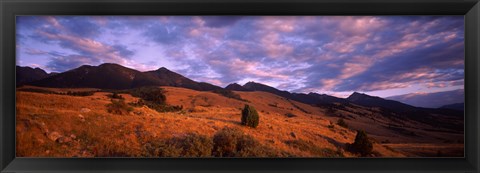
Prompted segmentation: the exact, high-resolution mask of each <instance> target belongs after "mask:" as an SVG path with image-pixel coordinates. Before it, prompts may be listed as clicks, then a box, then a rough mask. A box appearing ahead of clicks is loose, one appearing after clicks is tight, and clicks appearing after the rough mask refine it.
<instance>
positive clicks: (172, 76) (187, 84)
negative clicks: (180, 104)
mask: <svg viewBox="0 0 480 173" xmlns="http://www.w3.org/2000/svg"><path fill="white" fill-rule="evenodd" d="M144 73H145V74H148V75H151V76H154V77H155V78H156V79H157V80H159V83H158V84H157V85H162V86H175V87H182V88H189V89H193V90H198V91H212V90H219V89H223V88H221V87H219V86H215V85H212V84H209V83H205V82H195V81H193V80H191V79H189V78H186V77H185V76H182V75H180V74H178V73H175V72H172V71H170V70H168V69H167V68H165V67H162V68H159V69H158V70H155V71H148V72H144Z"/></svg>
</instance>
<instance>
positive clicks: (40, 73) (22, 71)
mask: <svg viewBox="0 0 480 173" xmlns="http://www.w3.org/2000/svg"><path fill="white" fill-rule="evenodd" d="M15 71H16V84H17V86H20V85H23V84H27V83H29V82H32V81H37V80H41V79H44V78H46V77H48V76H49V74H48V73H47V72H45V70H43V69H41V68H38V67H36V68H32V67H28V66H25V67H21V66H16V68H15Z"/></svg>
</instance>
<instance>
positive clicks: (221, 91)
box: [212, 89, 249, 102]
mask: <svg viewBox="0 0 480 173" xmlns="http://www.w3.org/2000/svg"><path fill="white" fill-rule="evenodd" d="M212 92H213V93H217V94H219V95H222V96H224V97H227V98H232V99H237V100H240V101H244V102H249V101H248V100H245V99H242V97H240V95H238V94H236V93H234V92H233V91H231V90H227V89H217V90H213V91H212Z"/></svg>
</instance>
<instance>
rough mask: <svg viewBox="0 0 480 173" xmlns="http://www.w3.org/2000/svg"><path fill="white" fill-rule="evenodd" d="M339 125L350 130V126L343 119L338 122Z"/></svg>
mask: <svg viewBox="0 0 480 173" xmlns="http://www.w3.org/2000/svg"><path fill="white" fill-rule="evenodd" d="M337 125H339V126H342V127H345V128H348V124H347V122H345V120H343V118H340V119H338V120H337Z"/></svg>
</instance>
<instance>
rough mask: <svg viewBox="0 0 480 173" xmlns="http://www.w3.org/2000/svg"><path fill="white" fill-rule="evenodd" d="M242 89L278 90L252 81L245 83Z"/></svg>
mask: <svg viewBox="0 0 480 173" xmlns="http://www.w3.org/2000/svg"><path fill="white" fill-rule="evenodd" d="M243 87H245V88H247V89H251V90H256V89H260V88H269V89H275V90H278V89H276V88H274V87H271V86H268V85H265V84H262V83H257V82H254V81H250V82H247V83H246V84H245V85H243Z"/></svg>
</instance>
